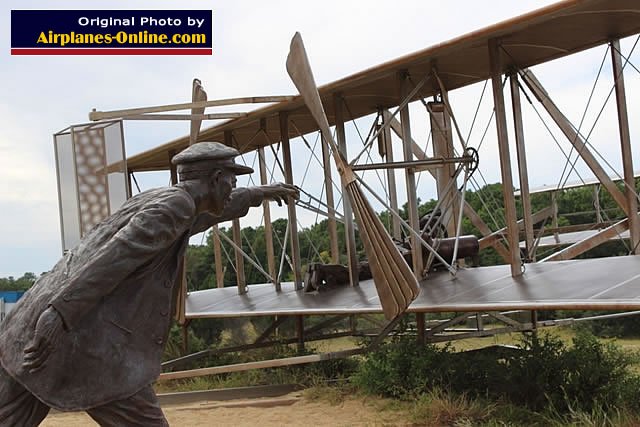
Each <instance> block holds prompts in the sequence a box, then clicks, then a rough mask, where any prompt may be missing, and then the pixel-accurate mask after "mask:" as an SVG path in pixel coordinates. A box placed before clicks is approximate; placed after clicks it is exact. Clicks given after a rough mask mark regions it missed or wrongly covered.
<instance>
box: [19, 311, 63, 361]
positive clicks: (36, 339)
mask: <svg viewBox="0 0 640 427" xmlns="http://www.w3.org/2000/svg"><path fill="white" fill-rule="evenodd" d="M62 331H63V324H62V318H61V317H60V315H59V314H58V312H57V311H56V309H55V308H53V307H49V308H47V309H46V310H45V311H43V312H42V314H41V315H40V317H39V318H38V322H37V323H36V330H35V334H34V336H33V339H32V340H31V342H30V343H29V344H27V346H26V347H25V349H24V362H22V367H23V368H24V369H28V370H29V372H30V373H33V372H36V371H38V370H39V369H41V368H42V367H44V365H45V363H46V361H47V359H48V358H49V356H50V355H51V353H53V351H54V350H55V346H56V343H57V342H58V339H59V338H60V335H61V334H62Z"/></svg>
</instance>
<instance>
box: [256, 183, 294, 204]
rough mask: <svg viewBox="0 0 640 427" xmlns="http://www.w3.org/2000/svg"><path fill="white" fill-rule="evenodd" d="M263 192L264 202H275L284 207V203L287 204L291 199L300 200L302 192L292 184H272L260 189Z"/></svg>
mask: <svg viewBox="0 0 640 427" xmlns="http://www.w3.org/2000/svg"><path fill="white" fill-rule="evenodd" d="M260 189H261V190H262V196H263V198H264V200H273V201H274V202H277V203H278V206H282V202H283V201H284V202H285V203H287V201H288V200H289V197H291V198H293V199H295V200H298V199H299V198H300V190H299V189H298V188H297V187H296V186H295V185H291V184H283V183H277V184H271V185H263V186H262V187H260Z"/></svg>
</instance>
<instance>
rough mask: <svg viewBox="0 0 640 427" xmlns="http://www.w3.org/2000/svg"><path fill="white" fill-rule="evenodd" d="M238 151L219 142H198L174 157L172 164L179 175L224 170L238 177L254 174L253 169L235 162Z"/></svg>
mask: <svg viewBox="0 0 640 427" xmlns="http://www.w3.org/2000/svg"><path fill="white" fill-rule="evenodd" d="M239 154H240V153H239V152H238V150H236V149H235V148H232V147H228V146H226V145H224V144H221V143H219V142H198V143H197V144H193V145H191V146H190V147H188V148H186V149H185V150H182V151H181V152H180V153H178V154H176V155H175V156H173V158H172V159H171V163H172V164H174V165H176V166H177V169H178V173H185V172H206V171H209V170H212V169H218V168H224V169H228V170H231V171H233V172H234V173H235V174H236V175H244V174H247V173H253V169H251V168H250V167H248V166H244V165H240V164H238V163H236V162H235V161H234V158H235V157H236V156H237V155H239Z"/></svg>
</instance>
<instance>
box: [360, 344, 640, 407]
mask: <svg viewBox="0 0 640 427" xmlns="http://www.w3.org/2000/svg"><path fill="white" fill-rule="evenodd" d="M519 348H520V351H512V352H508V353H498V352H497V351H493V350H491V349H490V350H489V351H481V352H469V353H455V352H454V351H453V350H452V349H451V348H450V347H448V346H447V347H443V348H439V347H436V346H421V345H419V344H416V343H415V342H414V341H413V340H410V339H404V338H401V339H397V340H396V341H394V342H391V343H388V344H385V345H384V346H383V347H382V348H381V349H380V351H378V352H375V353H372V354H369V355H367V357H366V359H365V360H364V362H363V363H361V366H360V369H359V370H358V372H357V373H356V374H355V375H354V377H353V382H354V384H355V385H357V386H358V387H360V388H361V389H362V390H363V391H365V392H368V393H372V394H377V395H383V396H388V397H396V398H414V397H416V396H420V395H422V394H424V393H429V392H430V391H431V390H433V389H434V388H441V389H443V390H448V391H449V392H454V393H458V394H465V395H467V396H470V397H472V398H478V397H480V398H491V399H494V400H496V401H506V402H511V403H513V404H516V405H522V406H523V407H526V408H529V409H530V410H534V411H541V410H544V409H545V408H549V407H550V408H553V409H554V410H555V411H558V412H559V413H567V412H569V411H585V412H591V411H593V410H594V409H597V408H604V409H614V408H626V409H632V410H634V411H637V410H640V403H639V402H640V387H639V386H640V378H639V377H638V376H637V375H635V374H633V373H632V372H631V371H630V366H631V364H632V363H633V361H634V358H633V357H632V356H631V355H629V354H627V353H625V352H623V351H622V350H621V349H620V348H619V347H617V346H616V345H615V344H602V343H600V342H599V341H598V340H597V339H596V338H595V337H594V336H593V335H590V334H586V333H582V334H579V335H577V336H576V338H574V340H573V346H566V345H565V344H564V343H563V342H562V341H560V339H558V338H556V337H554V336H551V335H541V336H540V337H538V336H535V335H530V336H527V337H526V338H524V339H523V341H522V343H521V344H520V345H519Z"/></svg>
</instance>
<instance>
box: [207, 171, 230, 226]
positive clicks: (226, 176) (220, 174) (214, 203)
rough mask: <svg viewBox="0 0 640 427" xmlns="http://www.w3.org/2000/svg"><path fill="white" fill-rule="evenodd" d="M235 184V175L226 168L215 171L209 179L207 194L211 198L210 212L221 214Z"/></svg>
mask: <svg viewBox="0 0 640 427" xmlns="http://www.w3.org/2000/svg"><path fill="white" fill-rule="evenodd" d="M235 186H236V175H235V174H234V173H233V172H231V171H229V170H227V169H219V170H217V171H215V172H214V173H213V174H212V175H211V177H210V179H209V195H210V198H211V205H210V206H211V209H210V210H211V213H213V214H214V215H222V212H223V211H224V207H225V206H226V205H227V203H228V202H229V200H230V198H231V191H232V190H233V189H234V188H235Z"/></svg>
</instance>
